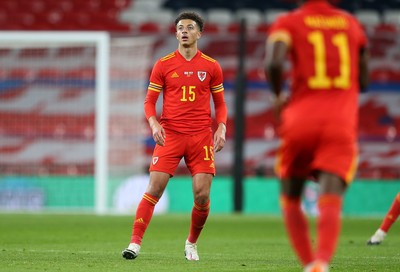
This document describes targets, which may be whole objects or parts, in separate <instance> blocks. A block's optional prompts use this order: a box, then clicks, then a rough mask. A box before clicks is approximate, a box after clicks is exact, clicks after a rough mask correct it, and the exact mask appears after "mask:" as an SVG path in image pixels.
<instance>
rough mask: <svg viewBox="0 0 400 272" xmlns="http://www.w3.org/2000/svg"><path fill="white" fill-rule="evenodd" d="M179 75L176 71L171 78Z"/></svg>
mask: <svg viewBox="0 0 400 272" xmlns="http://www.w3.org/2000/svg"><path fill="white" fill-rule="evenodd" d="M177 77H179V75H178V73H177V72H174V73H173V74H172V76H171V78H177Z"/></svg>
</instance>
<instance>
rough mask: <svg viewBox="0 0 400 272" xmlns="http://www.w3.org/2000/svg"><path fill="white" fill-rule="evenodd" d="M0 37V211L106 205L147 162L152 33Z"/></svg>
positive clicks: (7, 34)
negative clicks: (146, 103)
mask: <svg viewBox="0 0 400 272" xmlns="http://www.w3.org/2000/svg"><path fill="white" fill-rule="evenodd" d="M0 35H1V37H2V38H1V39H0V210H55V211H58V210H67V211H68V210H71V211H84V210H87V211H96V212H97V213H105V212H112V210H113V206H112V198H113V193H114V190H115V189H116V188H117V186H118V184H119V183H120V182H121V181H122V180H124V179H126V178H128V177H129V176H132V175H136V174H139V173H141V172H142V170H143V168H144V167H145V164H146V162H145V161H144V154H143V153H144V144H143V142H144V137H145V133H144V131H145V128H144V121H145V119H144V115H143V101H144V96H145V90H146V84H147V80H148V68H149V65H150V62H151V50H152V48H153V46H152V45H153V41H152V39H151V38H144V37H137V38H111V37H110V36H109V34H107V33H105V32H104V33H103V32H40V33H38V32H2V33H0Z"/></svg>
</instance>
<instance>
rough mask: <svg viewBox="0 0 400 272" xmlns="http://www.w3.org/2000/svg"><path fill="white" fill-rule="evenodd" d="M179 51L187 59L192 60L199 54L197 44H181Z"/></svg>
mask: <svg viewBox="0 0 400 272" xmlns="http://www.w3.org/2000/svg"><path fill="white" fill-rule="evenodd" d="M178 51H179V53H180V54H181V55H182V57H184V58H185V59H186V60H191V59H192V58H193V57H194V56H195V55H196V54H197V46H190V47H183V46H179V47H178Z"/></svg>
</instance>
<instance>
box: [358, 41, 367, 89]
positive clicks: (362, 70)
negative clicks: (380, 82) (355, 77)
mask: <svg viewBox="0 0 400 272" xmlns="http://www.w3.org/2000/svg"><path fill="white" fill-rule="evenodd" d="M368 59H369V54H368V50H367V49H366V48H365V47H363V48H361V49H360V57H359V62H358V67H359V84H360V91H361V92H366V91H367V87H368V83H369V78H368Z"/></svg>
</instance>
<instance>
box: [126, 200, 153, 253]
mask: <svg viewBox="0 0 400 272" xmlns="http://www.w3.org/2000/svg"><path fill="white" fill-rule="evenodd" d="M157 202H158V198H156V197H154V196H151V195H149V194H147V193H145V194H144V195H143V198H142V200H141V201H140V203H139V206H138V208H137V210H136V216H135V221H134V222H133V229H132V237H131V243H135V244H138V245H140V244H141V243H142V238H143V235H144V233H145V231H146V229H147V226H148V225H149V223H150V220H151V218H152V216H153V212H154V206H155V205H156V204H157Z"/></svg>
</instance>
